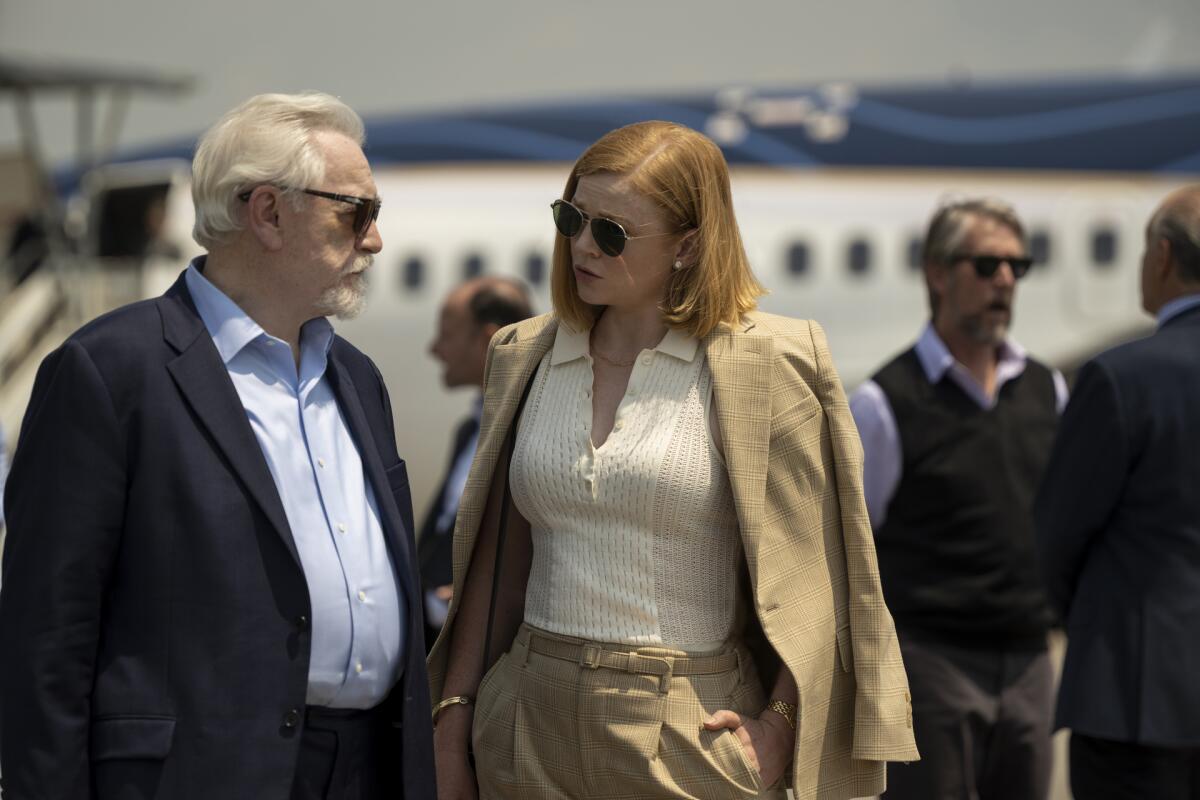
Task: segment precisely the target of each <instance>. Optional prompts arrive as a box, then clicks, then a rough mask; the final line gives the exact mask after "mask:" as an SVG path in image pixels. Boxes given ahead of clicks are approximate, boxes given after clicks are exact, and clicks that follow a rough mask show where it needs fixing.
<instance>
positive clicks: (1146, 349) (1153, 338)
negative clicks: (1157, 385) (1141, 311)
mask: <svg viewBox="0 0 1200 800" xmlns="http://www.w3.org/2000/svg"><path fill="white" fill-rule="evenodd" d="M1178 334H1179V331H1178V330H1172V329H1170V328H1165V329H1163V330H1160V331H1158V332H1157V333H1154V334H1152V335H1150V336H1145V337H1143V338H1140V339H1134V340H1133V341H1131V342H1125V343H1123V344H1119V345H1117V346H1116V347H1111V348H1109V349H1108V350H1105V351H1104V352H1102V353H1100V354H1098V355H1096V356H1095V357H1093V358H1092V363H1093V364H1094V365H1095V366H1097V367H1099V368H1101V369H1103V370H1104V371H1105V372H1106V373H1108V374H1109V375H1110V376H1112V377H1113V378H1114V379H1117V380H1121V381H1125V380H1141V379H1146V378H1150V377H1153V376H1155V375H1157V374H1162V375H1163V376H1164V377H1169V376H1172V375H1179V374H1182V373H1183V372H1185V371H1186V372H1193V373H1200V362H1197V360H1196V358H1195V356H1196V355H1200V343H1198V342H1196V341H1194V337H1191V336H1179V335H1178Z"/></svg>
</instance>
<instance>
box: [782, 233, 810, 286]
mask: <svg viewBox="0 0 1200 800" xmlns="http://www.w3.org/2000/svg"><path fill="white" fill-rule="evenodd" d="M808 268H809V257H808V245H807V244H805V243H804V242H793V243H792V245H791V246H790V247H789V248H788V251H787V271H788V274H789V275H791V276H792V277H793V278H803V277H804V276H805V275H807V274H808Z"/></svg>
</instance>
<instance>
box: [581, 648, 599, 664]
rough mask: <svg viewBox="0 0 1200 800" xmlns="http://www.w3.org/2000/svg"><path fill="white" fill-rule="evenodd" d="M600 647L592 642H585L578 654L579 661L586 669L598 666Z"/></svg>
mask: <svg viewBox="0 0 1200 800" xmlns="http://www.w3.org/2000/svg"><path fill="white" fill-rule="evenodd" d="M601 652H602V651H601V649H600V648H599V647H597V646H596V645H594V644H585V645H584V646H583V650H582V651H581V652H580V654H579V663H580V665H581V666H584V667H587V668H588V669H599V668H600V653H601Z"/></svg>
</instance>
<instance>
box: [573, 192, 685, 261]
mask: <svg viewBox="0 0 1200 800" xmlns="http://www.w3.org/2000/svg"><path fill="white" fill-rule="evenodd" d="M550 210H551V211H552V212H553V213H554V227H556V228H558V232H559V233H561V234H562V235H563V236H565V237H567V238H568V239H574V238H575V237H576V236H578V235H579V234H581V233H583V226H584V225H585V224H587V223H588V221H589V220H590V221H591V224H592V239H594V240H595V242H596V246H597V247H599V248H600V251H601V252H602V253H604V255H606V256H619V255H621V253H622V252H623V251H624V250H625V243H626V242H628V241H629V240H630V239H649V238H651V237H654V236H670V235H671V234H672V233H674V232H675V231H667V232H666V233H647V234H644V235H642V236H630V235H629V234H628V233H626V232H625V229H624V228H622V227H621V225H620V223H618V222H614V221H612V220H611V219H607V218H605V217H588V215H587V214H585V213H583V212H582V211H580V210H579V209H578V208H576V207H575V206H573V205H571V204H570V203H568V202H567V201H566V200H555V201H554V202H553V203H551V204H550Z"/></svg>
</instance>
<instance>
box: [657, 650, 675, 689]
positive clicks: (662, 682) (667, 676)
mask: <svg viewBox="0 0 1200 800" xmlns="http://www.w3.org/2000/svg"><path fill="white" fill-rule="evenodd" d="M662 661H663V663H664V664H665V665H666V667H667V669H666V671H665V672H663V674H661V675H659V676H658V693H659V694H667V693H668V692H670V691H671V678H673V677H675V659H673V658H671V657H670V656H667V657H666V658H664V659H663V660H662Z"/></svg>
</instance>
